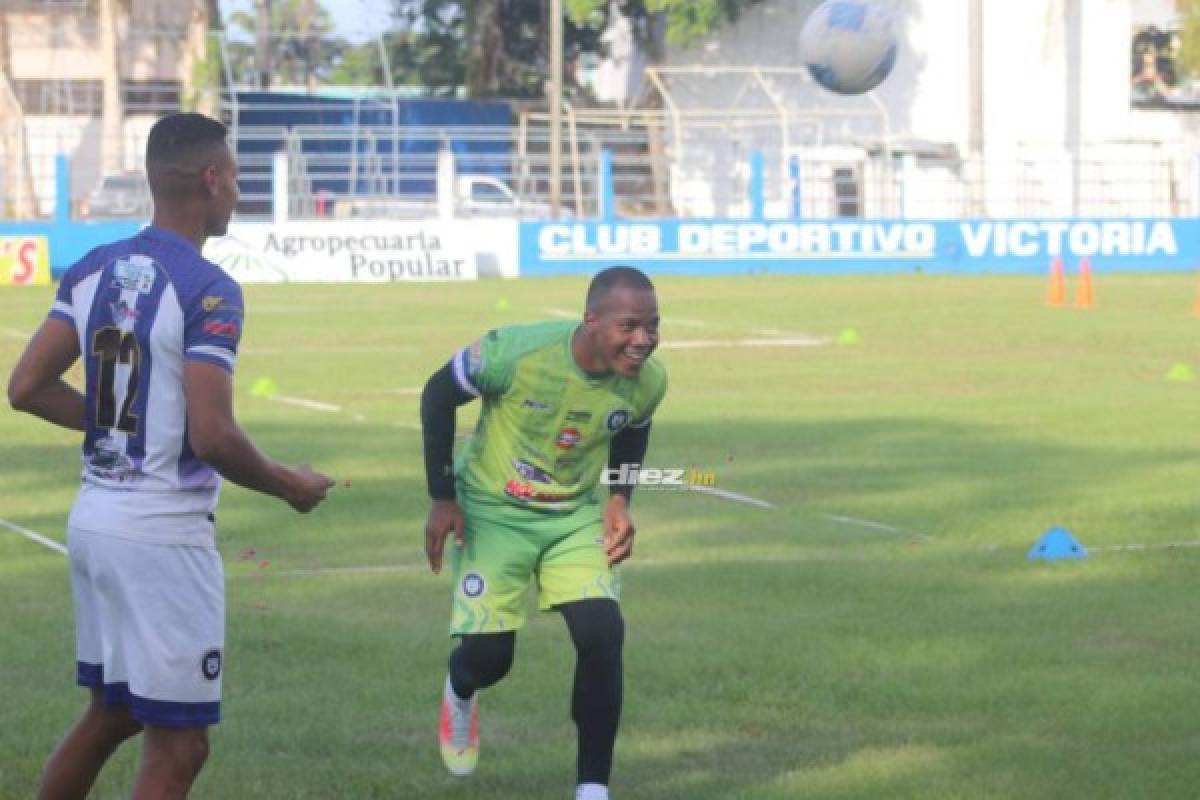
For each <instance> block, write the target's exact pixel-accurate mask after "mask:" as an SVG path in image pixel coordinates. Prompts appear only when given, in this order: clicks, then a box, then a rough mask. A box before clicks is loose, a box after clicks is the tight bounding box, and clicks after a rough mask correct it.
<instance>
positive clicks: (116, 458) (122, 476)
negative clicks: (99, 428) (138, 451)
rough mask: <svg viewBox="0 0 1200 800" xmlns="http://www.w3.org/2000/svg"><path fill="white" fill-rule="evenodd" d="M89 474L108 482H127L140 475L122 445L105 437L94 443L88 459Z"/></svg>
mask: <svg viewBox="0 0 1200 800" xmlns="http://www.w3.org/2000/svg"><path fill="white" fill-rule="evenodd" d="M87 467H88V472H90V473H92V474H93V475H95V476H96V477H97V478H102V479H104V480H108V481H127V480H131V479H133V478H136V477H138V476H139V475H140V473H139V472H138V468H137V466H136V465H134V463H133V461H132V460H131V459H130V458H129V456H127V455H125V453H123V452H121V449H120V445H119V444H117V442H116V441H115V440H113V439H112V438H111V437H108V436H105V437H104V438H102V439H97V440H96V441H95V442H93V443H92V452H91V454H90V455H89V456H88V459H87Z"/></svg>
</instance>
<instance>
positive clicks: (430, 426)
mask: <svg viewBox="0 0 1200 800" xmlns="http://www.w3.org/2000/svg"><path fill="white" fill-rule="evenodd" d="M474 399H475V396H474V395H472V394H470V393H469V392H464V391H463V390H462V389H460V388H459V386H458V384H457V383H455V381H454V372H453V370H452V369H451V367H450V364H449V363H447V364H446V366H444V367H442V368H441V369H439V370H438V371H437V372H435V373H433V375H431V376H430V378H429V380H428V381H426V382H425V389H424V391H422V392H421V434H422V439H423V440H424V443H425V484H426V486H428V488H429V496H430V497H432V498H434V499H435V500H453V499H454V410H455V409H456V408H458V406H461V405H463V404H464V403H469V402H470V401H471V400H474Z"/></svg>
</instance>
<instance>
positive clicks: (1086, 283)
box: [1075, 258, 1096, 308]
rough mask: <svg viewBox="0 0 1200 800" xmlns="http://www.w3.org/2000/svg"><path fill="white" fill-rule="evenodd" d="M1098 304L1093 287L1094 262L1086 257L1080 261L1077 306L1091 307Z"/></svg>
mask: <svg viewBox="0 0 1200 800" xmlns="http://www.w3.org/2000/svg"><path fill="white" fill-rule="evenodd" d="M1095 304H1096V294H1095V292H1094V291H1093V289H1092V262H1091V261H1089V260H1088V259H1087V258H1084V259H1083V260H1082V261H1080V262H1079V282H1078V283H1077V284H1076V286H1075V307H1076V308H1091V307H1092V306H1094V305H1095Z"/></svg>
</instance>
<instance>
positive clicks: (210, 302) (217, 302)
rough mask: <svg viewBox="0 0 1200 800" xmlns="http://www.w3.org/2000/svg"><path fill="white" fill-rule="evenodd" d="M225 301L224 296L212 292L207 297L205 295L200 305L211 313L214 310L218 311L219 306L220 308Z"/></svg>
mask: <svg viewBox="0 0 1200 800" xmlns="http://www.w3.org/2000/svg"><path fill="white" fill-rule="evenodd" d="M224 302H225V298H224V297H219V296H217V295H215V294H210V295H208V296H207V297H205V298H204V299H203V300H201V301H200V307H201V308H203V309H204V310H205V311H206V312H209V313H211V312H213V311H216V310H217V309H218V308H220V307H221V304H222V303H224Z"/></svg>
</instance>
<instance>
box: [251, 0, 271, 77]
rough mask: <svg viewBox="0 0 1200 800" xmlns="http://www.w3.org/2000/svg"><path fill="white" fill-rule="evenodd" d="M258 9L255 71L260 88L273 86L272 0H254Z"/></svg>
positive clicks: (255, 30)
mask: <svg viewBox="0 0 1200 800" xmlns="http://www.w3.org/2000/svg"><path fill="white" fill-rule="evenodd" d="M254 4H255V7H256V8H257V10H258V16H257V17H256V18H255V27H254V71H255V72H256V73H257V75H258V88H259V89H262V90H263V91H264V92H265V91H266V90H267V89H270V88H271V0H254Z"/></svg>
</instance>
